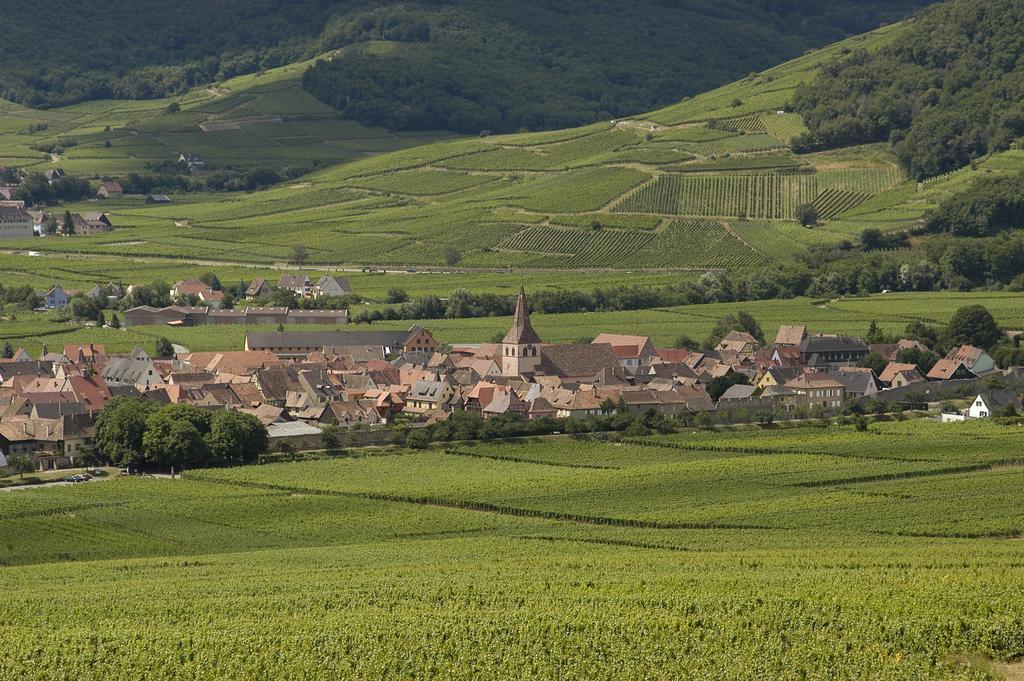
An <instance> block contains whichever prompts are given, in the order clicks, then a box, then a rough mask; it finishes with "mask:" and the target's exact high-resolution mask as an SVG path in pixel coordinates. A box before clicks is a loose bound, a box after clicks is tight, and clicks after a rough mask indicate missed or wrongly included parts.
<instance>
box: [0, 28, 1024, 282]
mask: <svg viewBox="0 0 1024 681" xmlns="http://www.w3.org/2000/svg"><path fill="white" fill-rule="evenodd" d="M901 30H902V29H901V27H900V26H894V27H889V28H886V29H882V30H879V31H876V32H874V33H871V34H867V35H864V36H859V37H857V38H852V39H849V40H847V41H844V42H841V43H838V44H836V45H834V46H831V47H829V48H827V49H824V50H820V51H817V52H812V53H810V54H808V55H806V56H804V57H801V58H799V59H797V60H794V61H792V62H789V63H787V64H784V65H781V66H779V67H776V68H773V69H769V70H768V71H765V72H764V73H761V74H757V75H752V76H750V77H748V78H746V79H744V80H742V81H739V82H737V83H734V84H731V85H728V86H726V87H723V88H719V89H718V90H714V91H712V92H709V93H706V94H704V95H701V96H698V97H695V98H692V99H688V100H685V101H683V102H681V103H679V104H677V105H674V106H672V107H668V108H666V109H663V110H660V111H656V112H653V113H651V114H649V115H648V116H646V117H642V118H636V119H629V120H615V121H608V122H604V123H598V124H593V125H590V126H587V127H583V128H575V129H570V130H560V131H552V132H544V133H533V134H519V135H505V136H490V137H488V136H485V137H479V138H471V139H470V138H463V139H458V140H448V141H441V142H437V143H434V144H428V145H421V146H416V147H413V148H409V149H405V150H399V151H394V152H391V153H388V154H383V155H379V156H375V157H373V158H364V159H362V160H358V161H353V162H348V163H343V164H340V165H335V166H333V167H330V168H327V169H324V170H320V171H317V172H314V173H312V174H309V175H307V176H305V177H302V178H299V179H298V180H295V181H292V182H289V183H286V184H283V185H279V186H277V187H274V188H271V189H268V190H264V191H259V192H254V193H248V194H243V193H234V194H215V195H204V194H188V195H181V196H175V197H174V200H173V202H172V204H170V205H163V206H147V205H144V204H143V203H142V202H141V201H140V200H138V199H136V198H124V199H120V200H110V201H106V202H104V203H103V204H102V208H104V209H106V210H108V211H110V212H111V214H112V217H113V220H114V222H115V223H116V225H117V229H116V230H115V231H114V232H111V233H108V234H103V235H99V236H95V237H89V238H75V239H36V240H31V241H27V240H25V241H20V242H19V241H16V242H9V243H10V245H11V246H12V247H14V248H32V249H35V250H38V251H47V252H64V253H70V252H74V253H80V254H92V255H107V256H128V257H142V256H144V257H153V258H159V257H173V258H177V259H192V260H207V261H230V262H239V263H258V264H269V263H273V262H280V261H284V260H286V259H288V258H289V256H290V254H291V250H292V247H293V245H294V244H296V243H301V244H303V245H304V246H305V247H306V248H307V250H308V254H309V258H308V259H309V262H311V263H313V264H320V265H384V266H399V267H408V266H440V265H444V264H445V263H447V264H448V265H449V266H451V265H452V264H457V265H458V266H459V267H464V268H502V269H505V268H531V269H541V268H543V269H548V268H554V269H569V270H579V269H587V268H589V269H595V270H597V269H620V270H631V271H632V270H637V269H661V270H665V269H667V270H682V269H686V270H709V269H737V268H739V269H742V268H750V267H763V266H765V265H766V264H770V263H776V264H777V263H791V262H794V261H796V260H797V259H798V258H799V257H800V256H801V255H802V254H804V253H806V252H807V251H808V250H809V249H810V248H811V247H817V246H842V245H843V244H844V242H847V243H848V242H856V241H857V240H858V238H859V235H860V233H861V232H862V231H864V230H865V229H868V228H875V229H879V230H881V231H883V232H887V231H897V230H905V229H907V228H908V227H910V226H912V225H913V224H915V222H916V221H917V220H919V219H920V218H921V217H922V215H923V214H924V212H925V211H926V210H928V209H929V208H931V207H933V206H934V205H936V203H937V202H938V201H940V200H941V199H942V198H943V197H945V196H948V195H949V194H950V193H951V192H955V191H957V190H958V189H961V188H963V187H965V186H967V184H969V183H970V182H971V181H972V179H973V178H975V177H980V176H982V175H986V174H992V173H996V174H998V173H1009V172H1013V171H1015V170H1017V169H1020V168H1024V152H1020V151H1009V152H1005V153H1002V154H998V155H994V156H991V157H985V158H981V159H978V160H977V161H976V163H975V164H974V165H973V168H969V169H965V170H962V171H958V172H956V173H952V174H950V175H949V176H945V177H941V178H936V179H935V180H931V181H929V182H926V183H923V184H918V183H915V182H910V181H908V180H907V179H906V178H905V177H904V176H903V175H902V173H901V172H900V171H899V169H898V166H897V164H896V163H895V159H894V158H893V156H892V152H891V151H890V150H889V148H888V146H887V145H881V144H879V145H868V146H862V147H853V148H847V149H841V150H835V151H829V152H823V153H817V154H805V155H797V154H794V153H793V152H792V151H790V150H789V148H788V146H787V145H788V144H789V142H790V140H791V139H792V138H793V137H795V136H797V135H799V134H800V133H801V132H802V131H803V130H804V127H803V123H802V121H801V119H800V118H799V116H796V115H794V114H791V113H786V112H785V107H786V104H787V102H788V101H789V100H790V98H791V96H792V93H793V91H794V89H795V88H796V87H797V86H798V85H799V84H800V83H803V82H806V81H807V80H808V79H810V78H811V77H813V76H814V75H815V74H816V73H817V72H818V70H819V69H820V67H821V66H822V65H823V64H825V63H827V62H828V61H829V60H831V59H834V58H836V57H837V56H839V55H842V54H845V53H846V52H848V51H850V50H853V49H859V48H865V49H874V48H877V47H879V46H881V45H885V44H887V43H889V42H891V41H892V40H894V39H895V37H896V36H898V35H899V32H900V31H901ZM289 77H290V76H288V75H287V74H286V73H285V72H281V73H280V74H277V75H276V76H275V80H274V82H273V84H272V85H267V84H260V85H254V83H256V81H257V79H256V78H255V77H254V78H253V79H250V81H239V82H238V83H237V85H236V86H237V87H238V88H239V90H238V92H237V93H236V94H233V95H226V96H224V97H220V96H217V95H215V94H213V93H199V94H196V95H195V97H196V99H195V100H194V101H191V100H190V101H188V102H186V104H185V106H183V107H182V110H181V111H180V112H178V113H175V114H169V113H163V114H160V115H159V116H158V117H157V118H156V119H154V121H166V120H178V119H180V120H181V121H182V125H186V124H187V125H191V126H196V125H199V124H202V125H204V126H207V127H209V126H211V125H214V126H220V127H226V128H231V126H234V125H237V126H239V127H240V128H242V129H243V131H244V130H247V129H248V126H255V128H258V129H279V128H280V126H286V127H287V126H292V128H290V130H291V131H290V132H288V133H287V135H285V137H281V138H275V139H276V140H277V142H278V143H280V144H278V145H277V146H276V147H274V148H277V149H280V151H279V152H278V151H271V152H261V153H266V154H270V153H279V154H280V155H279V156H277V157H276V158H278V160H281V159H284V158H286V157H287V155H288V154H290V153H292V151H289V150H294V149H301V151H295V152H294V153H296V154H297V157H298V156H303V157H305V158H307V159H308V158H309V157H310V155H315V154H320V150H321V149H324V150H325V151H323V155H324V156H328V155H329V153H333V152H330V151H329V150H330V148H331V146H330V144H323V143H320V142H318V141H317V140H319V139H326V138H328V137H329V136H330V134H331V133H329V132H323V131H321V132H322V134H321V133H318V132H316V131H317V130H318V129H319V126H325V127H329V126H345V125H349V124H347V123H344V122H341V121H336V120H326V119H325V120H313V121H310V120H297V119H289V118H287V116H286V115H285V114H286V112H287V111H288V108H289V107H298V108H303V107H305V106H306V103H303V102H302V101H301V100H300V99H297V98H293V94H294V92H293V90H291V89H289V88H293V86H294V82H293V81H291V80H289V79H288V78H289ZM274 88H280V89H281V92H277V93H276V94H275V92H276V91H274V90H273V89H274ZM275 107H276V108H275ZM218 111H225V112H227V113H226V114H224V117H223V118H218V116H219V115H220V114H218V113H217V112H218ZM275 112H276V113H275ZM257 113H258V114H259V115H262V116H267V115H281V116H282V122H281V123H270V122H251V119H250V120H249V121H248V122H247V117H248V116H249V115H250V114H252V115H256V114H257ZM243 114H244V115H243ZM55 115H56V114H55ZM102 123H103V119H102V118H100V119H99V120H95V121H92V120H91V121H90V123H89V125H90V126H91V127H92V128H93V129H95V128H97V127H98V126H101V125H102ZM146 125H150V123H146ZM152 125H153V126H157V123H156V122H152ZM138 127H140V128H142V127H145V126H144V125H141V124H140V125H139V126H138ZM157 127H159V126H157ZM280 129H285V128H280ZM115 132H116V133H117V135H116V137H117V139H116V140H114V142H112V144H111V147H109V148H106V147H104V148H103V149H101V151H102V152H103V153H108V152H109V153H111V154H117V153H123V152H124V149H136V147H135V146H133V145H136V144H138V145H142V146H146V145H152V144H154V142H153V140H154V139H157V138H159V139H163V140H165V142H166V144H165V146H164V147H160V149H159V151H154V150H152V149H154V147H151V146H150V147H147V149H151V151H145V150H143V149H139V150H138V151H137V152H133V153H137V154H138V156H137V159H138V160H139V161H140V162H141V161H142V160H143V159H144V158H146V157H147V156H146V154H147V153H152V154H154V155H160V154H166V152H167V150H168V149H170V148H171V147H172V146H174V147H177V146H180V145H181V144H183V143H184V141H186V140H194V139H199V138H202V137H203V136H204V135H206V134H211V133H199V132H191V133H187V134H186V133H181V134H182V135H184V137H182V138H174V137H173V136H172V134H174V133H171V132H168V133H166V134H164V133H161V134H160V135H157V136H156V137H153V136H147V135H145V134H142V133H141V132H139V134H134V133H135V132H138V131H133V130H131V129H129V130H127V131H121V130H117V129H115V130H111V131H110V134H113V133H115ZM95 134H97V135H103V134H107V133H104V132H103V131H102V128H101V129H100V130H99V132H96V133H95ZM212 134H217V135H225V136H227V137H226V139H230V138H231V136H232V135H236V134H237V135H240V136H241V137H245V135H247V134H248V133H247V132H246V133H245V134H242V133H241V132H239V131H232V130H230V129H223V130H219V131H218V132H216V133H212ZM83 139H84V138H83ZM168 139H170V140H172V141H170V142H167V141H166V140H168ZM140 140H141V141H140ZM406 141H408V140H397V141H396V140H394V139H391V138H389V139H386V140H382V141H381V145H382V146H384V147H386V146H388V145H392V144H403V143H405V142H406ZM292 144H293V145H294V146H289V145H292ZM335 144H337V145H340V146H338V147H336V148H335V151H336V152H337V153H338V154H346V153H350V152H353V151H354V148H355V147H357V146H359V144H361V142H358V141H352V140H349V141H348V142H337V143H335ZM118 145H123V148H119V146H118ZM271 146H273V145H271ZM229 147H230V145H229ZM95 148H96V145H95V144H91V145H84V144H80V145H79V146H78V147H73V148H71V149H70V150H68V151H66V152H65V153H66V154H67V159H68V164H69V165H70V166H71V167H72V168H74V167H75V166H74V165H73V164H74V163H75V162H76V161H75V154H76V153H85V152H86V151H87V150H90V149H95ZM76 150H80V151H76ZM363 150H364V151H365V148H363ZM89 153H92V152H89ZM210 153H216V152H210ZM248 153H249V152H248V151H247V148H243V147H231V148H229V149H227V150H226V151H225V152H224V156H222V157H219V158H225V159H228V158H243V157H246V155H247V154H248ZM154 157H155V156H154ZM215 158H216V157H215ZM249 158H250V160H251V159H254V158H256V157H255V156H252V157H249ZM81 162H82V163H84V164H88V163H92V162H93V161H89V160H86V159H85V158H82V159H81ZM44 165H45V164H44ZM39 167H42V166H39ZM803 204H812V205H814V206H815V207H816V209H817V212H818V215H819V220H820V222H821V224H819V225H818V226H816V227H814V228H805V227H801V226H800V225H799V224H798V223H797V222H796V221H795V219H794V218H795V213H796V209H797V208H798V207H800V206H801V205H803ZM99 207H100V206H99V205H98V204H97V203H94V202H90V203H89V204H88V205H83V206H79V207H78V208H79V209H81V210H89V211H91V210H95V209H97V208H99ZM73 209H74V207H73Z"/></svg>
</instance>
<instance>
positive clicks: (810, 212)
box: [796, 203, 818, 227]
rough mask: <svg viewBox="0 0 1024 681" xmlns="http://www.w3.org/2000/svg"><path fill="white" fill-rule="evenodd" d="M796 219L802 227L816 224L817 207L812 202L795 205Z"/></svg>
mask: <svg viewBox="0 0 1024 681" xmlns="http://www.w3.org/2000/svg"><path fill="white" fill-rule="evenodd" d="M796 219H797V222H799V223H800V224H801V225H802V226H804V227H816V226H817V225H818V209H817V208H815V207H814V204H812V203H802V204H800V205H799V206H797V207H796Z"/></svg>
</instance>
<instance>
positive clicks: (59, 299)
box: [43, 286, 71, 310]
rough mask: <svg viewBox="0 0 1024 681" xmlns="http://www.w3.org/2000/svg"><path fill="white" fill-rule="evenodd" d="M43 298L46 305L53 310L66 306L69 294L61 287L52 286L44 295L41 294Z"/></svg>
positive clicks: (69, 298)
mask: <svg viewBox="0 0 1024 681" xmlns="http://www.w3.org/2000/svg"><path fill="white" fill-rule="evenodd" d="M43 299H44V300H45V301H46V307H48V308H50V309H51V310H53V309H58V308H62V307H67V306H68V302H69V301H70V300H71V296H70V295H68V292H67V291H65V290H64V289H63V288H62V287H60V286H54V287H53V288H51V289H50V290H49V291H47V292H46V295H45V296H43Z"/></svg>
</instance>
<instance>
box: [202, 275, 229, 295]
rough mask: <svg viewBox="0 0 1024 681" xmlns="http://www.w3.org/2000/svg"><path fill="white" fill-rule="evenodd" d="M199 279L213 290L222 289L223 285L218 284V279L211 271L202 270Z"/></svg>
mask: <svg viewBox="0 0 1024 681" xmlns="http://www.w3.org/2000/svg"><path fill="white" fill-rule="evenodd" d="M199 281H201V282H203V283H204V284H206V285H207V286H209V287H210V288H211V289H212V290H214V291H223V290H224V287H223V286H221V285H220V279H218V278H217V275H216V274H214V273H213V272H204V273H203V274H200V275H199Z"/></svg>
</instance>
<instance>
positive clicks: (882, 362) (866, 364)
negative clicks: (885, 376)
mask: <svg viewBox="0 0 1024 681" xmlns="http://www.w3.org/2000/svg"><path fill="white" fill-rule="evenodd" d="M888 364H889V360H887V359H886V358H885V357H882V356H881V355H880V354H878V353H877V352H872V353H869V354H868V355H866V356H865V357H864V358H862V359H861V360H860V361H859V362H857V366H859V367H863V368H867V369H871V370H872V371H874V372H875V376H880V375H881V374H882V372H883V371H885V367H886V366H888Z"/></svg>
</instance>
